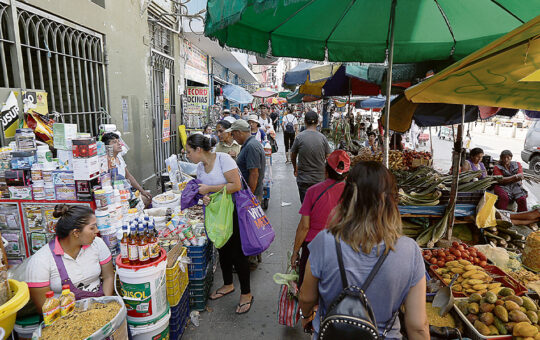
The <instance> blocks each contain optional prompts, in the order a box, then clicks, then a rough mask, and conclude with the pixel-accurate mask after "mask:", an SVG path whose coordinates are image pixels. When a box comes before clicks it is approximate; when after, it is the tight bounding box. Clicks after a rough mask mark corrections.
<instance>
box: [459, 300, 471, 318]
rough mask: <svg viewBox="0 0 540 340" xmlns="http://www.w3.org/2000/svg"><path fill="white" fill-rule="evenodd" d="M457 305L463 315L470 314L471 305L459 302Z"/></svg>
mask: <svg viewBox="0 0 540 340" xmlns="http://www.w3.org/2000/svg"><path fill="white" fill-rule="evenodd" d="M456 305H457V308H458V309H459V310H460V311H461V312H462V313H463V315H467V314H469V303H468V302H467V301H459V302H458V303H457V304H456Z"/></svg>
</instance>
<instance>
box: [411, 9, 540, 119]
mask: <svg viewBox="0 0 540 340" xmlns="http://www.w3.org/2000/svg"><path fill="white" fill-rule="evenodd" d="M524 3H525V2H524ZM526 3H527V4H532V5H533V7H534V6H535V5H536V3H537V2H536V1H534V2H526ZM531 13H535V14H538V13H540V11H538V10H536V11H532V9H531ZM539 37H540V16H537V17H536V18H534V19H533V20H531V21H529V22H528V23H526V24H524V25H522V26H520V27H519V28H516V29H515V30H513V31H512V32H510V33H508V34H507V35H505V36H503V37H501V38H499V39H497V40H496V41H494V42H493V43H491V44H489V45H488V46H486V47H484V48H482V49H480V50H478V51H476V52H474V53H472V54H471V55H469V56H467V57H465V58H464V59H462V60H461V61H459V62H457V63H455V64H453V65H451V66H449V67H448V68H446V69H445V70H443V71H441V72H440V73H438V74H436V75H434V76H433V77H431V78H429V79H427V80H426V81H424V82H422V83H420V84H418V85H415V86H414V87H411V88H409V89H408V90H407V91H405V95H406V96H407V98H409V99H410V100H412V101H413V102H415V103H449V104H470V105H482V106H494V107H507V108H518V109H527V110H539V109H540V95H539V93H540V82H539V81H538V79H536V74H538V67H539V66H538V65H540V39H538V38H539Z"/></svg>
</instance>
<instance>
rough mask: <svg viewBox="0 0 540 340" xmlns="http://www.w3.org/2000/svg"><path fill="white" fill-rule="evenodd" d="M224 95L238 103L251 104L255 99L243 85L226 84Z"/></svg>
mask: <svg viewBox="0 0 540 340" xmlns="http://www.w3.org/2000/svg"><path fill="white" fill-rule="evenodd" d="M223 96H224V97H225V98H227V99H228V100H230V101H231V102H235V103H238V104H250V103H251V102H252V101H253V96H252V95H251V94H249V92H248V91H246V90H245V89H244V88H243V87H240V86H238V85H233V84H229V85H225V86H224V87H223Z"/></svg>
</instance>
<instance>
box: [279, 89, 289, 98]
mask: <svg viewBox="0 0 540 340" xmlns="http://www.w3.org/2000/svg"><path fill="white" fill-rule="evenodd" d="M291 93H292V92H291V91H282V92H280V93H279V94H278V96H279V97H280V98H287V96H288V95H290V94H291Z"/></svg>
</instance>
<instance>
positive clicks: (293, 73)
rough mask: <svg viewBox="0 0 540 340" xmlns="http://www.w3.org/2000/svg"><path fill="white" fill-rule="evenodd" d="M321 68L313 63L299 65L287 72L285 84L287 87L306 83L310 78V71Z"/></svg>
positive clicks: (284, 79)
mask: <svg viewBox="0 0 540 340" xmlns="http://www.w3.org/2000/svg"><path fill="white" fill-rule="evenodd" d="M316 66H320V65H317V64H313V63H304V62H301V63H298V65H296V66H295V67H293V68H292V69H291V70H290V71H288V72H285V76H284V77H283V83H284V84H285V85H300V84H303V83H305V82H306V81H307V80H308V77H309V70H310V69H311V68H313V67H316Z"/></svg>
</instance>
